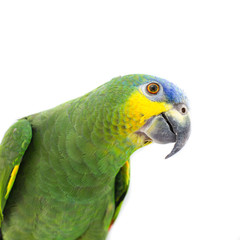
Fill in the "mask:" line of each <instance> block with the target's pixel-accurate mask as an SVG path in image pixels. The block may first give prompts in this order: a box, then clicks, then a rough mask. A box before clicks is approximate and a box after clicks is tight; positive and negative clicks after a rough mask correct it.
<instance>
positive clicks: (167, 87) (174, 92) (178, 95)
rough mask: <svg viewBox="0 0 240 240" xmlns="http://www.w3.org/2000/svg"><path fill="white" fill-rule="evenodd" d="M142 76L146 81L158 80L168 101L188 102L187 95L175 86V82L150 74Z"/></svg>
mask: <svg viewBox="0 0 240 240" xmlns="http://www.w3.org/2000/svg"><path fill="white" fill-rule="evenodd" d="M142 77H143V78H145V79H146V80H147V82H152V81H155V82H158V83H160V84H161V86H162V87H163V90H164V93H165V96H166V98H167V100H168V102H171V103H186V104H187V103H188V100H187V97H186V96H185V94H184V92H183V91H182V90H181V89H180V88H179V87H177V86H176V85H175V84H173V83H171V82H169V81H167V80H166V79H162V78H159V77H155V76H150V75H142Z"/></svg>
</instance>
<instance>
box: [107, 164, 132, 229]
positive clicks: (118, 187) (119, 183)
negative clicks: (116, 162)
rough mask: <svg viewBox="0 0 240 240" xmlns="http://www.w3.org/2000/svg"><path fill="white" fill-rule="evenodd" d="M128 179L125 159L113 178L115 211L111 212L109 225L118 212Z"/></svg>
mask: <svg viewBox="0 0 240 240" xmlns="http://www.w3.org/2000/svg"><path fill="white" fill-rule="evenodd" d="M129 180H130V164H129V161H126V163H125V164H124V165H123V166H122V167H121V169H120V170H119V172H118V174H117V176H116V179H115V212H114V214H113V218H112V222H111V225H110V227H111V226H112V224H113V223H114V222H115V220H116V218H117V216H118V214H119V211H120V209H121V206H122V203H123V200H124V198H125V196H126V194H127V191H128V187H129ZM110 227H109V228H110Z"/></svg>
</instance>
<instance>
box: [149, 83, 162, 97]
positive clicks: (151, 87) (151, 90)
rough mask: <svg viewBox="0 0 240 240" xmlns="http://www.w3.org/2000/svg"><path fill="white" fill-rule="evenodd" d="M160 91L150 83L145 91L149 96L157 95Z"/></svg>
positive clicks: (158, 87)
mask: <svg viewBox="0 0 240 240" xmlns="http://www.w3.org/2000/svg"><path fill="white" fill-rule="evenodd" d="M159 90H160V86H159V85H158V84H157V83H150V84H148V85H147V91H148V92H149V93H151V94H157V93H158V92H159Z"/></svg>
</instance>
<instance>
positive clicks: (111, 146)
mask: <svg viewBox="0 0 240 240" xmlns="http://www.w3.org/2000/svg"><path fill="white" fill-rule="evenodd" d="M188 108H189V106H188V100H187V97H186V96H185V94H184V93H183V91H182V90H180V89H179V88H178V87H177V86H175V85H174V84H172V83H170V82H168V81H167V80H164V79H161V78H158V77H154V76H150V75H143V74H134V75H127V76H123V77H117V78H114V79H112V80H111V81H109V82H107V83H105V84H104V85H102V86H100V87H98V88H97V89H95V90H93V91H91V92H90V93H88V94H86V95H84V96H82V97H80V98H77V99H74V100H72V101H69V102H66V103H64V104H62V105H59V106H57V107H55V108H53V109H50V110H47V111H44V112H40V113H37V114H33V115H30V116H27V117H24V118H22V119H20V120H18V121H17V122H16V123H15V124H13V125H12V126H11V127H10V128H9V129H8V131H7V132H6V134H5V136H4V138H3V140H2V143H1V145H0V228H1V232H2V233H1V234H2V236H1V237H0V238H2V239H3V240H40V239H41V240H43V239H44V240H45V239H47V240H48V239H49V240H80V239H81V240H103V239H105V238H106V236H107V234H108V231H109V229H110V226H111V225H112V224H113V222H114V221H115V219H116V218H117V215H118V213H119V210H120V208H121V204H122V202H123V200H124V197H125V195H126V193H127V190H128V186H129V169H130V166H129V158H130V156H131V154H132V153H133V152H134V151H136V150H137V149H139V148H141V147H143V146H146V145H148V144H150V143H152V142H156V143H161V144H165V143H174V147H173V149H172V151H171V153H170V154H169V155H168V156H167V157H166V158H168V157H170V156H172V155H173V154H175V153H176V152H178V151H179V150H180V149H181V148H182V147H183V146H184V144H185V143H186V141H187V139H188V138H189V134H190V119H189V113H188Z"/></svg>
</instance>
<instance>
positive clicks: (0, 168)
mask: <svg viewBox="0 0 240 240" xmlns="http://www.w3.org/2000/svg"><path fill="white" fill-rule="evenodd" d="M31 139H32V127H31V124H30V123H29V122H28V121H27V120H26V119H21V120H19V121H18V122H16V123H15V124H13V125H12V126H11V127H10V128H9V129H8V131H7V132H6V134H5V135H4V137H3V140H2V143H1V145H0V227H1V223H2V220H3V209H4V207H5V204H6V201H7V199H8V196H9V193H10V191H11V189H12V187H13V184H14V181H15V178H16V176H17V173H18V169H19V165H20V163H21V161H22V157H23V155H24V153H25V151H26V150H27V148H28V146H29V144H30V142H31Z"/></svg>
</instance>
